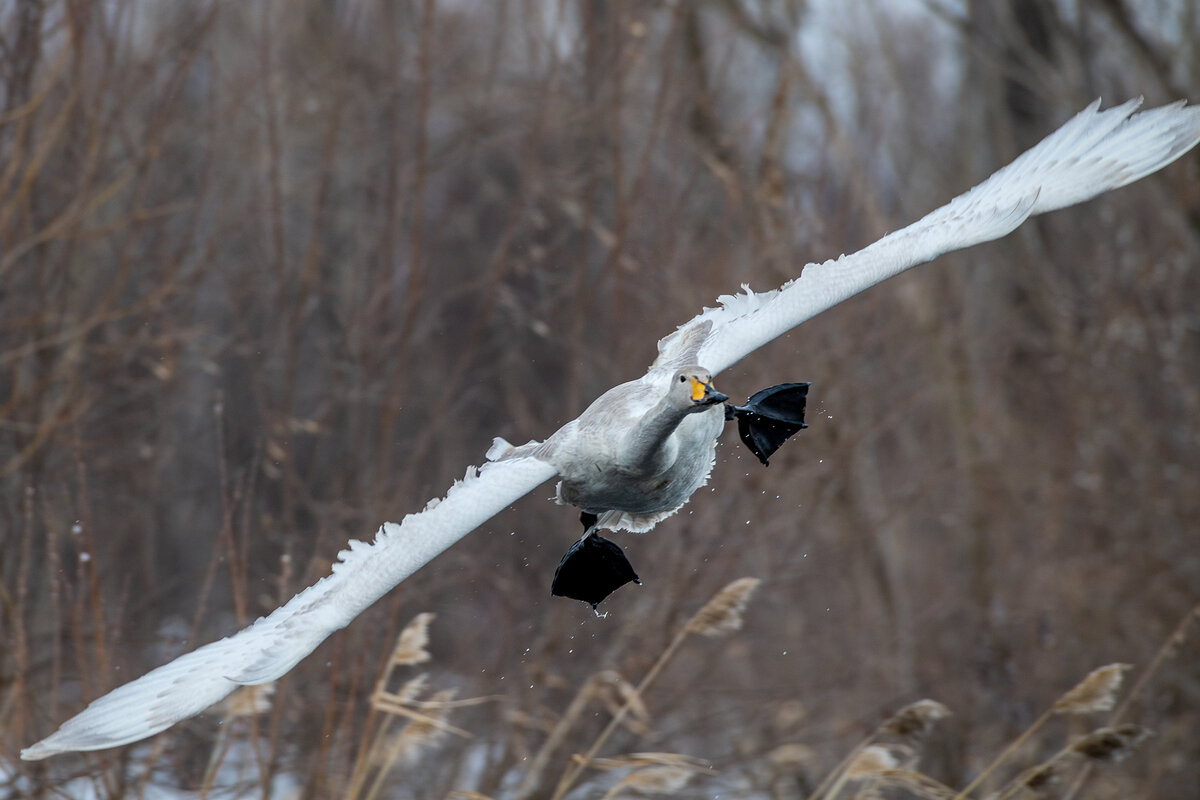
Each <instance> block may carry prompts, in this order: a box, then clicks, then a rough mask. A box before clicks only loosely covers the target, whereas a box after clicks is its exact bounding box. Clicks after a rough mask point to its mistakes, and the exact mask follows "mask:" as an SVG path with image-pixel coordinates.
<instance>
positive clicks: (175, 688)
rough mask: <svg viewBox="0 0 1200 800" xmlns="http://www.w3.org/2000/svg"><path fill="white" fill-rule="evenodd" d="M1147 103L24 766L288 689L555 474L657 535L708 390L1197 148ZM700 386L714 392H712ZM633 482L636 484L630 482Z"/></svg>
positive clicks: (655, 376) (989, 186) (1071, 141)
mask: <svg viewBox="0 0 1200 800" xmlns="http://www.w3.org/2000/svg"><path fill="white" fill-rule="evenodd" d="M1139 105H1140V101H1139V100H1135V101H1130V102H1127V103H1125V104H1123V105H1120V106H1117V107H1115V108H1112V109H1109V110H1107V111H1100V110H1099V101H1097V102H1095V103H1093V104H1092V105H1090V106H1089V107H1088V108H1086V109H1085V110H1084V111H1082V112H1080V113H1079V114H1077V115H1076V116H1075V117H1073V118H1072V119H1071V120H1069V121H1068V122H1067V123H1066V124H1065V125H1063V126H1062V127H1061V128H1059V129H1058V130H1057V131H1055V132H1054V133H1053V134H1051V135H1050V136H1049V137H1047V138H1046V139H1045V140H1043V141H1042V142H1041V143H1039V144H1038V145H1036V146H1035V147H1033V148H1032V149H1031V150H1029V151H1027V152H1026V153H1024V154H1023V155H1021V156H1020V157H1019V158H1017V159H1016V160H1015V161H1013V162H1012V163H1011V164H1009V165H1008V166H1006V167H1004V168H1003V169H1001V170H999V171H998V172H996V173H995V174H994V175H992V176H991V177H990V178H988V179H987V180H986V181H984V182H983V183H981V184H979V185H978V186H976V187H975V188H973V189H971V190H970V191H968V192H967V193H965V194H963V195H960V196H959V197H957V198H955V199H954V200H952V201H951V202H950V203H948V204H946V205H944V206H942V207H941V208H939V209H937V210H935V211H933V212H932V213H930V214H928V215H926V216H925V217H923V218H922V219H920V220H918V221H917V222H915V223H913V224H912V225H909V226H908V227H906V228H903V229H902V230H899V231H896V232H894V233H892V234H889V235H888V236H885V237H884V238H882V239H880V240H879V241H878V242H876V243H875V244H872V245H870V246H869V247H867V248H865V249H863V250H860V251H859V252H857V253H854V254H851V255H848V256H847V255H844V256H842V257H840V258H838V259H835V260H831V261H826V262H824V263H823V264H809V265H808V266H806V267H805V268H804V269H803V271H802V272H801V274H800V276H799V277H797V278H796V279H794V280H792V281H789V282H788V283H786V284H784V285H783V286H781V287H780V288H778V289H775V290H773V291H770V292H765V293H761V294H756V293H753V292H751V291H749V289H748V288H747V289H745V291H744V292H742V293H739V294H736V295H726V296H723V297H721V298H719V306H718V307H716V308H711V309H705V310H704V312H703V313H701V314H700V315H698V316H696V317H695V318H693V319H692V320H690V321H689V322H687V323H685V324H684V325H682V326H680V327H679V329H678V330H676V331H675V332H674V333H672V334H670V335H669V336H667V337H665V338H664V339H662V340H661V341H660V342H659V344H658V348H659V355H658V358H657V360H656V361H655V362H654V364H653V365H652V366H651V367H650V369H649V371H648V372H647V373H646V374H645V375H644V376H642V377H641V378H639V379H637V380H635V381H631V382H629V383H626V384H622V385H621V386H619V387H616V388H614V389H612V390H610V391H609V392H607V393H605V395H603V396H602V397H601V398H599V399H598V400H597V401H596V402H595V403H593V404H592V405H591V406H589V408H588V409H587V410H586V411H585V412H584V413H583V414H582V415H580V417H579V419H577V420H573V421H571V422H569V423H567V425H565V426H563V428H562V429H560V430H559V431H558V432H556V433H555V434H554V435H552V436H551V437H549V438H548V439H547V440H546V441H545V442H530V443H529V444H527V445H522V446H520V447H513V446H512V445H509V444H508V443H507V442H504V441H503V440H497V442H496V443H495V444H494V445H493V446H492V449H491V450H489V451H488V458H489V461H488V463H485V464H484V465H483V466H482V467H479V468H475V467H471V468H469V469H468V470H467V473H466V475H465V476H464V478H463V479H462V480H461V481H457V482H455V484H454V486H453V487H451V489H450V491H449V492H448V493H447V494H446V496H445V498H443V499H441V500H434V501H431V502H430V503H429V504H428V505H427V506H426V507H425V509H424V510H423V511H421V512H419V513H416V514H410V515H408V516H406V517H405V518H404V519H403V520H402V521H401V522H400V523H399V524H395V523H386V524H384V525H383V526H382V527H381V528H380V529H379V531H378V533H377V534H376V537H375V541H374V542H373V543H371V544H365V543H362V542H358V541H352V542H351V543H350V546H349V549H348V550H345V551H343V552H341V553H339V555H338V559H339V560H338V562H337V563H335V564H334V565H333V573H332V574H331V575H329V576H328V577H326V578H323V579H322V580H320V581H318V582H317V583H316V584H314V585H313V586H311V587H309V588H308V589H305V590H304V591H302V592H300V593H299V594H298V595H296V596H295V597H293V598H292V599H291V600H290V601H288V602H287V603H286V604H285V605H283V606H282V607H280V608H279V609H277V610H276V611H275V612H273V613H272V614H270V615H269V616H267V617H263V618H261V619H259V620H258V621H257V622H255V623H254V624H252V625H250V626H249V627H248V628H246V629H245V630H243V631H241V632H239V633H237V634H235V635H233V636H230V637H228V638H226V639H222V640H220V641H217V642H213V643H212V644H209V645H206V646H204V647H201V648H199V649H198V650H195V651H194V652H191V653H188V654H187V655H184V656H181V657H179V658H177V659H175V660H174V661H172V662H171V663H169V664H167V665H165V666H162V667H159V668H158V669H155V670H153V671H151V672H149V673H148V674H146V675H144V676H143V677H141V678H138V679H137V680H135V681H133V682H131V683H128V684H125V685H124V686H121V687H120V688H118V689H116V690H114V691H112V692H109V693H108V694H106V695H104V696H103V697H101V698H99V699H98V700H95V701H94V702H92V703H91V705H89V706H88V707H87V708H86V709H84V711H82V712H81V713H80V714H78V715H76V716H75V717H72V718H71V719H69V720H67V722H65V723H64V724H63V725H62V727H61V728H59V729H58V730H57V731H55V732H54V733H52V734H51V735H50V736H48V737H46V738H45V739H43V740H42V741H40V742H38V743H37V744H35V745H33V746H31V747H28V748H26V749H25V750H23V751H22V752H21V757H22V758H24V759H39V758H46V757H47V756H51V755H54V754H56V753H62V752H69V751H75V750H99V749H103V748H107V747H115V746H117V745H122V744H128V743H130V742H135V741H138V740H139V739H143V738H145V737H147V736H150V735H152V734H155V733H158V732H159V731H162V730H164V729H165V728H168V727H170V726H171V725H173V724H174V723H176V722H178V721H179V720H181V719H185V718H187V717H190V716H192V715H194V714H196V713H198V712H200V711H202V710H203V709H205V708H207V707H208V706H211V705H212V704H214V703H216V702H218V701H220V700H221V699H223V698H224V697H225V696H227V695H228V694H229V693H230V692H232V691H233V690H234V689H236V688H237V687H238V686H239V685H245V684H258V683H265V682H267V681H271V680H274V679H276V678H279V677H280V676H282V675H283V674H284V673H286V672H287V671H288V670H290V669H291V668H292V667H293V666H295V664H296V663H297V662H299V661H300V660H301V659H302V658H304V657H305V656H307V655H308V654H309V653H311V652H312V651H313V650H314V649H315V648H316V647H317V645H318V644H320V643H321V642H322V641H323V640H324V639H325V638H326V637H328V636H329V635H330V634H331V633H333V632H334V631H336V630H338V629H339V628H343V627H345V626H346V625H347V624H349V623H350V622H351V621H352V620H353V619H354V618H355V617H356V616H357V615H358V614H359V613H361V612H362V611H363V610H364V609H365V608H366V607H367V606H369V605H371V604H372V603H374V602H375V601H376V600H377V599H379V598H380V597H381V596H383V595H384V594H385V593H386V592H388V591H389V590H390V589H391V588H392V587H393V586H395V585H396V584H397V583H399V582H400V581H402V580H404V579H405V578H406V577H408V576H409V575H411V574H412V573H413V572H415V571H416V570H417V569H419V568H420V567H421V566H423V565H425V564H426V563H428V562H429V561H431V560H432V559H433V558H434V557H435V556H437V555H438V554H439V553H441V552H442V551H443V550H445V549H446V548H447V547H449V546H450V545H452V544H454V543H455V542H456V541H458V540H459V539H461V538H462V537H463V536H465V535H467V534H468V533H470V532H471V531H472V530H474V529H475V528H477V527H478V526H480V525H482V524H483V523H484V522H486V521H487V520H488V519H490V518H491V517H492V516H494V515H495V514H496V513H498V512H499V511H500V510H501V509H503V508H505V507H507V506H508V505H510V504H511V503H513V502H514V501H516V500H517V499H519V498H520V497H522V496H524V495H526V494H528V493H529V492H531V491H532V490H534V489H535V488H537V487H538V486H540V485H541V484H543V483H545V482H546V481H549V480H550V479H551V478H554V477H555V476H558V477H559V478H560V486H559V500H560V502H568V503H572V504H577V505H580V506H581V507H582V508H583V510H584V512H585V517H586V515H591V516H594V517H595V520H594V521H593V524H592V526H591V528H593V529H594V528H595V527H604V528H621V527H624V528H630V529H634V530H639V529H646V528H648V527H652V526H653V525H654V524H655V523H656V522H657V521H658V520H659V519H661V518H662V517H664V516H666V515H669V514H670V513H673V512H674V511H675V510H677V509H678V508H679V507H681V506H682V505H683V504H684V503H686V502H687V500H688V498H689V497H690V495H691V493H692V492H694V491H695V489H696V488H698V487H699V486H700V485H703V483H704V482H705V481H706V480H707V477H708V473H709V471H710V470H711V468H712V464H713V448H714V447H715V442H716V437H717V435H718V434H719V433H720V430H721V427H722V424H721V423H722V421H723V418H721V420H719V419H718V416H717V415H718V414H722V413H723V412H722V410H721V407H720V403H718V402H717V401H716V399H715V398H717V397H718V395H716V394H715V390H712V386H711V384H712V378H713V376H715V375H717V374H718V373H719V372H721V371H722V370H724V369H727V368H728V367H730V366H731V365H733V364H735V363H736V362H737V361H739V360H741V359H742V358H744V357H745V356H747V355H748V354H750V353H752V352H753V351H754V350H756V349H757V348H759V347H761V346H762V345H764V344H766V343H767V342H769V341H771V340H772V339H774V338H776V337H777V336H779V335H781V334H783V333H785V332H786V331H788V330H790V329H791V328H793V327H795V326H796V325H798V324H800V323H801V322H804V321H805V320H807V319H809V318H810V317H812V316H814V315H816V314H818V313H820V312H821V311H824V310H825V309H828V308H830V307H832V306H834V305H836V304H837V303H839V302H841V301H842V300H845V299H846V298H848V297H850V296H852V295H854V294H856V293H858V292H861V291H863V290H864V289H867V288H868V287H870V286H873V285H874V284H876V283H879V282H880V281H882V280H885V279H886V278H889V277H891V276H893V275H896V274H898V273H900V272H903V271H904V270H907V269H909V268H911V267H913V266H916V265H917V264H921V263H924V262H926V261H929V260H931V259H933V258H936V257H937V256H939V255H941V254H943V253H946V252H949V251H952V250H958V249H961V248H964V247H968V246H970V245H974V244H978V243H980V242H985V241H989V240H992V239H997V238H1000V237H1001V236H1004V235H1006V234H1008V233H1009V232H1011V231H1012V230H1013V229H1015V228H1016V227H1017V226H1019V225H1020V224H1021V223H1022V222H1023V221H1024V220H1025V219H1027V218H1028V217H1030V216H1032V215H1034V214H1040V213H1043V212H1046V211H1052V210H1055V209H1058V208H1063V207H1066V206H1069V205H1072V204H1074V203H1079V202H1082V201H1084V200H1087V199H1089V198H1092V197H1095V196H1096V195H1098V194H1100V193H1101V192H1105V191H1108V190H1110V189H1115V188H1118V187H1121V186H1124V185H1126V184H1128V183H1131V182H1133V181H1135V180H1137V179H1139V178H1141V177H1144V176H1145V175H1148V174H1150V173H1151V172H1154V171H1156V170H1158V169H1160V168H1162V167H1163V166H1165V165H1167V164H1169V163H1171V162H1172V161H1174V160H1175V159H1176V158H1178V157H1179V156H1181V155H1182V154H1183V153H1185V152H1187V151H1188V150H1189V149H1191V148H1192V147H1194V146H1195V145H1196V143H1197V142H1198V141H1200V108H1186V107H1185V106H1184V104H1183V103H1182V102H1179V103H1175V104H1172V105H1168V106H1164V107H1162V108H1158V109H1154V110H1151V111H1144V112H1140V113H1135V112H1136V110H1137V108H1138V106H1139ZM681 375H682V376H683V380H684V382H685V383H687V392H686V393H681V392H682V391H683V390H680V389H675V390H674V391H675V395H674V399H672V395H671V392H672V389H671V387H672V386H673V385H674V383H675V382H676V381H678V380H679V377H680V376H681ZM692 381H695V382H692ZM697 383H698V384H703V385H704V386H707V387H708V389H709V390H712V391H713V392H714V394H711V395H707V396H706V395H705V390H704V389H703V388H702V387H698V386H697ZM788 386H802V384H788ZM720 397H721V399H723V396H720ZM689 398H690V399H689ZM710 401H711V402H710ZM689 402H690V403H692V404H693V405H688V403H689ZM597 465H599V466H600V469H598V470H596V467H597ZM589 470H595V471H597V472H601V473H603V483H601V482H598V481H594V480H593V479H591V478H590V477H589ZM606 470H607V471H606ZM623 475H631V476H634V477H633V478H630V479H629V480H628V481H623V479H622V476H623ZM647 476H660V478H659V480H657V481H654V480H647V479H646V478H647ZM585 527H588V523H587V522H585ZM590 532H591V530H590V529H589V533H590ZM586 539H587V536H586V535H585V540H586Z"/></svg>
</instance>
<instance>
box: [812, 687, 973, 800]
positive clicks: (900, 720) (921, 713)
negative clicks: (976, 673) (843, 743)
mask: <svg viewBox="0 0 1200 800" xmlns="http://www.w3.org/2000/svg"><path fill="white" fill-rule="evenodd" d="M950 713H951V712H950V709H948V708H946V706H944V705H942V704H941V703H939V702H937V701H936V700H930V699H928V698H926V699H923V700H918V701H916V702H915V703H909V704H908V705H906V706H904V707H903V708H901V709H900V710H899V711H897V712H896V713H895V714H892V716H890V717H888V718H887V719H886V720H884V721H883V722H882V723H880V725H879V727H877V728H876V729H875V730H874V731H872V732H871V733H870V734H869V735H868V736H866V737H865V738H864V739H862V740H861V741H860V742H859V743H858V744H856V745H855V746H854V747H853V749H851V750H850V752H849V753H848V754H847V755H846V757H845V758H843V759H842V760H841V761H840V762H838V765H837V766H836V767H834V768H833V770H831V771H830V772H829V774H828V775H826V776H825V777H824V779H822V781H821V783H820V784H818V785H817V788H816V789H815V790H814V791H813V793H812V798H811V800H820V798H832V797H836V796H837V794H838V793H839V792H840V791H841V790H842V787H843V786H844V785H845V783H846V780H847V777H846V773H847V772H848V771H849V768H850V766H851V765H852V764H854V762H855V761H856V760H857V759H858V757H859V755H861V754H862V752H863V751H864V750H866V749H867V748H868V747H869V746H871V745H872V744H874V743H875V741H876V740H877V739H878V738H879V737H880V736H897V737H900V738H903V739H907V740H909V741H911V742H913V743H914V744H916V743H919V742H920V740H921V739H923V738H924V737H925V734H927V733H928V732H929V730H930V729H931V728H932V727H933V726H934V724H936V723H937V722H938V721H939V720H942V719H945V718H946V717H948V716H950Z"/></svg>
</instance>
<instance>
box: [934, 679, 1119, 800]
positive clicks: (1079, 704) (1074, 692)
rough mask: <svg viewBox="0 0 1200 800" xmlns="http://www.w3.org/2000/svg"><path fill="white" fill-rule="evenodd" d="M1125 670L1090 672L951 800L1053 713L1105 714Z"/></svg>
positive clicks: (958, 798)
mask: <svg viewBox="0 0 1200 800" xmlns="http://www.w3.org/2000/svg"><path fill="white" fill-rule="evenodd" d="M1127 669H1129V665H1128V664H1108V665H1106V666H1103V667H1099V668H1097V669H1094V670H1092V671H1091V672H1089V673H1088V674H1087V676H1086V677H1085V678H1084V679H1083V680H1081V681H1080V682H1079V683H1077V684H1075V686H1074V687H1072V688H1071V690H1070V691H1068V692H1067V693H1066V694H1064V695H1063V696H1062V697H1060V698H1059V699H1058V700H1056V701H1055V702H1054V705H1052V706H1050V708H1048V709H1047V710H1046V712H1045V713H1044V714H1042V715H1041V716H1040V717H1038V718H1037V720H1036V721H1034V723H1033V724H1032V725H1030V726H1029V727H1028V728H1026V729H1025V731H1024V732H1023V733H1022V734H1021V735H1020V736H1018V737H1017V738H1016V739H1013V740H1012V742H1010V743H1009V745H1008V747H1006V748H1004V751H1003V752H1001V753H1000V755H999V756H997V757H996V758H995V760H993V761H992V763H990V764H988V765H987V766H986V767H985V768H984V769H983V771H982V772H980V773H979V774H978V775H976V776H975V779H974V780H972V781H971V782H970V783H968V784H967V785H966V786H965V787H964V788H963V789H962V791H960V792H959V793H958V794H957V795H955V798H954V800H963V798H966V797H967V796H968V795H970V794H971V792H972V791H973V790H974V789H975V788H976V787H978V786H979V784H981V783H982V782H983V781H984V780H986V779H987V777H988V776H989V775H991V774H992V773H993V772H994V771H995V770H996V768H997V767H999V766H1000V765H1001V764H1003V763H1004V762H1005V761H1007V760H1008V758H1009V757H1010V756H1011V755H1012V754H1013V753H1015V752H1016V751H1017V749H1018V748H1019V747H1021V745H1023V744H1025V743H1026V742H1027V741H1029V739H1030V737H1032V736H1033V734H1034V733H1036V732H1037V731H1038V729H1040V728H1041V727H1042V725H1044V724H1045V723H1046V721H1047V720H1049V719H1050V718H1051V717H1053V716H1054V715H1055V714H1090V713H1092V712H1093V711H1104V710H1107V709H1110V708H1112V707H1113V704H1114V703H1115V701H1116V693H1117V691H1118V690H1119V689H1120V688H1121V678H1122V676H1123V675H1124V674H1125V671H1126V670H1127Z"/></svg>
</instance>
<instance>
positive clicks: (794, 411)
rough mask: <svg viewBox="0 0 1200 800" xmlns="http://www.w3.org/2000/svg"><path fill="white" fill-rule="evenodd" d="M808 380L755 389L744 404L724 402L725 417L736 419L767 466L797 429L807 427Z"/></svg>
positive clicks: (741, 430)
mask: <svg viewBox="0 0 1200 800" xmlns="http://www.w3.org/2000/svg"><path fill="white" fill-rule="evenodd" d="M807 402H808V384H807V383H781V384H779V385H778V386H771V387H768V388H766V389H763V390H762V391H761V392H755V393H754V394H753V395H752V396H751V397H750V399H749V400H747V401H746V405H744V406H734V405H729V404H728V403H727V404H726V405H725V419H736V420H737V424H738V435H739V436H741V437H742V441H743V442H744V443H745V445H746V447H748V448H750V452H751V453H754V455H755V456H757V457H758V460H759V461H761V462H762V463H763V465H764V466H767V465H768V459H769V458H770V457H771V456H772V455H774V453H775V451H776V450H778V449H779V448H780V446H781V445H782V444H783V443H784V442H786V441H787V440H788V438H789V437H790V436H791V435H792V434H794V433H795V432H796V431H798V430H801V429H802V428H807V427H808V425H806V424H805V423H804V408H805V405H806V404H807Z"/></svg>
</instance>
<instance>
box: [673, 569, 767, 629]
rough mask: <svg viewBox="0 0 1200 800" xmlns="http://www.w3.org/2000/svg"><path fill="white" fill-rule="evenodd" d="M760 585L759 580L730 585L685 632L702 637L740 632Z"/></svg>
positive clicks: (720, 592)
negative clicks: (752, 597)
mask: <svg viewBox="0 0 1200 800" xmlns="http://www.w3.org/2000/svg"><path fill="white" fill-rule="evenodd" d="M760 583H762V581H761V580H760V579H758V578H739V579H738V580H736V581H734V582H733V583H731V584H729V585H728V586H726V587H725V588H724V589H722V590H721V591H719V592H717V594H716V595H715V596H714V597H713V599H711V600H709V601H708V602H707V603H705V604H704V607H703V608H701V609H700V610H699V611H697V612H696V614H695V616H693V617H692V618H691V619H690V620H689V621H688V624H687V627H686V628H685V630H686V631H687V632H688V633H698V634H700V635H701V636H723V635H725V634H726V633H733V632H734V631H736V630H739V629H740V628H741V627H742V614H743V612H745V610H746V604H747V603H749V602H750V596H751V595H752V594H754V590H755V589H757V588H758V585H759V584H760Z"/></svg>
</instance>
